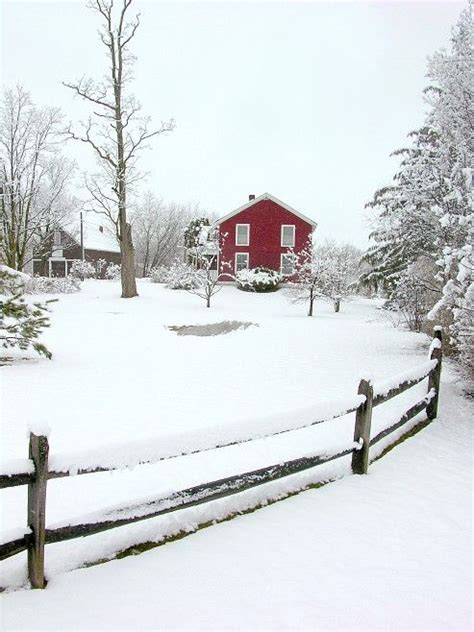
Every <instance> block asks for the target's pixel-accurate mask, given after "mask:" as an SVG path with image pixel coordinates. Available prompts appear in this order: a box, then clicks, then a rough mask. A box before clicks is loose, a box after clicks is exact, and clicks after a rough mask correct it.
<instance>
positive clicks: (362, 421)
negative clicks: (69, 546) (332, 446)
mask: <svg viewBox="0 0 474 632" xmlns="http://www.w3.org/2000/svg"><path fill="white" fill-rule="evenodd" d="M434 335H435V337H434V339H433V343H432V345H431V354H430V359H431V360H432V361H434V362H432V363H431V364H429V366H428V367H426V366H424V367H423V370H422V371H421V372H420V371H418V372H417V375H416V376H415V377H413V378H409V379H405V380H403V381H402V382H401V383H399V384H396V385H395V386H392V387H390V388H388V389H387V390H386V392H384V393H379V392H377V391H376V394H375V395H374V386H373V385H372V384H371V382H370V381H369V380H361V381H360V384H359V389H358V394H359V395H361V396H362V398H361V399H362V402H361V403H360V404H359V406H358V407H357V408H350V409H348V410H346V411H343V412H341V413H340V414H338V415H336V416H332V417H329V418H328V419H324V420H317V421H314V422H311V423H310V424H306V425H303V426H299V427H297V428H291V429H288V430H281V431H278V432H274V433H269V434H266V435H263V436H258V437H257V438H258V439H261V438H265V437H268V436H275V435H279V434H283V433H285V432H290V431H293V430H300V429H301V428H306V427H310V426H313V425H315V424H319V423H325V422H326V421H331V420H333V419H337V418H340V417H343V416H344V415H347V414H348V413H353V412H355V413H356V419H355V428H354V443H353V444H352V445H350V446H347V448H346V449H343V450H342V451H340V452H337V453H333V454H315V455H311V456H304V457H300V458H297V459H292V460H289V461H285V462H283V463H278V464H274V465H270V466H266V467H263V468H260V469H257V470H253V471H249V472H244V473H241V474H237V475H234V476H228V477H226V478H222V479H219V480H215V481H211V482H208V483H203V484H201V485H196V486H194V487H190V488H188V489H183V490H181V491H178V492H174V493H172V494H170V495H168V496H159V497H157V498H155V499H149V498H148V499H146V500H143V501H141V502H138V503H135V504H134V505H130V506H127V507H117V508H115V509H109V510H107V511H104V512H103V513H102V514H98V515H94V520H93V521H92V522H91V521H90V517H89V521H87V520H88V517H87V516H85V517H84V518H83V519H77V520H76V521H75V524H68V525H67V526H62V527H61V526H60V527H57V528H52V529H49V528H46V526H45V515H46V490H47V481H48V480H49V479H52V478H60V477H63V476H69V472H58V471H50V470H48V451H49V444H48V439H47V437H44V436H37V435H35V434H33V433H31V434H30V447H29V456H30V459H31V461H32V462H33V464H34V471H33V472H20V473H17V474H12V475H11V476H9V475H2V476H0V487H3V488H6V487H14V486H18V485H28V509H27V524H28V528H29V533H26V534H25V535H24V536H23V537H22V538H17V539H15V540H11V541H10V542H5V543H4V544H0V560H4V559H6V558H8V557H11V556H13V555H16V554H17V553H20V552H22V551H25V550H26V551H28V575H29V579H30V583H31V586H32V587H33V588H44V587H45V585H46V581H45V576H44V549H45V544H50V543H53V542H62V541H64V540H71V539H73V538H79V537H84V536H88V535H93V534H96V533H100V532H102V531H106V530H108V529H114V528H117V527H121V526H124V525H127V524H131V523H133V522H138V521H141V520H147V519H149V518H155V517H157V516H162V515H165V514H168V513H171V512H174V511H178V510H180V509H185V508H189V507H194V506H196V505H200V504H202V503H207V502H211V501H213V500H217V499H220V498H225V497H228V496H232V495H234V494H238V493H241V492H244V491H246V490H249V489H252V488H254V487H257V486H259V485H264V484H266V483H270V482H272V481H276V480H279V479H281V478H284V477H286V476H291V475H293V474H297V473H299V472H303V471H305V470H308V469H310V468H313V467H317V466H319V465H322V464H324V463H328V462H330V461H333V460H335V459H339V458H342V457H344V456H349V455H352V471H353V473H354V474H366V473H367V471H368V467H369V450H370V447H371V446H373V445H375V444H376V443H378V442H379V441H380V440H382V439H384V438H385V437H387V436H388V435H390V434H391V433H393V432H394V431H395V430H398V429H399V428H401V427H402V426H403V425H404V424H406V423H407V422H408V421H409V420H410V419H413V417H415V416H416V415H418V414H419V413H421V412H422V411H423V410H425V409H426V414H427V417H428V419H429V420H432V419H435V418H436V415H437V410H438V399H439V386H440V376H441V364H442V348H441V342H442V333H441V328H439V327H436V328H435V334H434ZM426 378H428V393H427V395H426V396H425V397H424V398H423V399H422V400H420V401H419V402H417V403H416V404H414V405H413V406H411V407H410V408H409V409H408V410H407V411H405V412H404V413H403V415H402V416H401V417H400V419H399V420H398V421H397V422H396V423H394V424H392V425H391V426H389V427H388V428H385V429H384V430H382V431H381V432H379V433H378V434H377V435H375V436H374V437H372V438H371V437H370V431H371V423H372V411H373V408H374V407H375V406H378V405H379V404H383V403H384V402H387V401H388V400H390V399H392V398H393V397H396V396H397V395H400V394H401V393H403V392H405V391H406V390H408V389H409V388H412V387H413V386H415V385H416V384H418V383H420V382H421V381H422V380H424V379H426ZM254 439H255V438H254ZM251 440H253V439H251V438H244V439H242V440H241V441H234V442H229V443H222V444H220V445H216V446H214V447H212V448H211V447H206V448H203V449H201V450H193V451H190V452H186V453H185V454H196V453H199V452H206V451H208V450H211V449H220V448H223V447H228V446H230V445H237V444H240V443H246V442H248V441H251ZM182 455H183V454H181V455H178V454H176V455H170V456H167V457H162V458H158V459H156V461H160V460H163V459H165V458H176V457H178V456H182ZM147 462H150V461H149V460H144V461H143V462H142V463H147ZM153 462H155V461H153ZM114 469H119V468H117V467H110V468H107V467H98V468H93V469H83V470H79V471H78V472H77V473H79V474H93V473H97V472H104V471H111V470H114ZM114 512H116V515H114ZM117 514H119V515H117Z"/></svg>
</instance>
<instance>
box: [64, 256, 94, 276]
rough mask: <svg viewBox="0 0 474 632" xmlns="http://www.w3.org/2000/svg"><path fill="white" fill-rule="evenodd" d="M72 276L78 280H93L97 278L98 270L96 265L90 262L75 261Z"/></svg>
mask: <svg viewBox="0 0 474 632" xmlns="http://www.w3.org/2000/svg"><path fill="white" fill-rule="evenodd" d="M69 274H70V276H72V277H75V278H77V279H91V278H93V277H95V275H96V270H95V267H94V264H92V263H91V262H90V261H81V259H75V260H74V261H73V264H72V266H71V271H70V273H69Z"/></svg>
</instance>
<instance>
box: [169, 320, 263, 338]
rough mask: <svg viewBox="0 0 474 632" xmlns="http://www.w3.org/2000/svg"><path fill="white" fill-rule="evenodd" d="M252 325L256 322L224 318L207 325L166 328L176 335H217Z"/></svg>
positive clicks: (254, 325)
mask: <svg viewBox="0 0 474 632" xmlns="http://www.w3.org/2000/svg"><path fill="white" fill-rule="evenodd" d="M252 326H253V327H258V325H257V324H256V323H250V322H242V321H238V320H224V321H222V322H220V323H209V324H207V325H171V326H169V327H168V329H169V330H170V331H174V332H176V334H177V335H178V336H219V335H221V334H228V333H230V332H231V331H236V330H238V329H247V328H248V327H252Z"/></svg>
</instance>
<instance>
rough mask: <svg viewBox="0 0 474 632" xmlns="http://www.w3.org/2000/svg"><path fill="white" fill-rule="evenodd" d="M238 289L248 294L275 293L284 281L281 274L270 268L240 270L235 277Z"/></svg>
mask: <svg viewBox="0 0 474 632" xmlns="http://www.w3.org/2000/svg"><path fill="white" fill-rule="evenodd" d="M235 279H236V281H237V287H238V288H239V289H240V290H245V291H246V292H273V291H275V290H277V289H278V285H279V283H280V282H281V280H282V276H281V274H279V273H278V272H275V270H270V268H263V267H260V268H252V269H250V270H248V269H245V270H240V271H239V272H237V274H236V275H235Z"/></svg>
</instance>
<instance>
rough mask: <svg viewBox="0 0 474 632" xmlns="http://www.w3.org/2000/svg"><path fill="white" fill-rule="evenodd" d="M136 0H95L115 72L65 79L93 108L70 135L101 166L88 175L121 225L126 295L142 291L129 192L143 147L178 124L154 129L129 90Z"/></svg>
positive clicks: (95, 198) (96, 200) (95, 194)
mask: <svg viewBox="0 0 474 632" xmlns="http://www.w3.org/2000/svg"><path fill="white" fill-rule="evenodd" d="M131 4H132V0H122V2H121V3H120V7H119V8H117V9H115V7H114V1H113V0H92V1H91V2H90V3H89V5H88V6H89V8H91V9H92V10H94V11H96V12H97V14H98V16H99V18H100V20H101V23H102V29H101V30H100V31H99V37H100V41H101V43H102V44H103V46H104V47H105V51H106V56H107V60H108V63H109V74H106V75H105V77H104V79H103V81H101V82H95V81H93V80H92V79H84V78H83V79H81V80H80V81H78V82H76V83H64V85H65V86H66V87H67V88H70V89H71V90H72V91H73V92H74V93H75V95H76V96H79V97H80V98H81V99H83V100H84V101H85V102H87V103H88V104H89V105H90V106H91V107H92V108H93V112H92V115H91V116H90V117H89V120H88V122H87V123H85V124H83V125H82V128H81V131H79V132H78V131H74V130H73V129H72V127H70V128H69V130H68V136H69V138H72V139H74V140H77V141H80V142H83V143H86V144H87V145H88V146H90V147H91V148H92V150H93V152H94V154H95V156H96V159H97V161H98V164H99V165H100V167H101V172H100V174H95V175H94V177H93V178H88V179H86V185H87V188H88V190H89V193H90V195H91V197H92V205H93V208H94V210H96V211H99V212H101V213H104V214H105V215H107V216H108V217H109V219H110V220H111V221H112V222H113V224H114V226H115V231H116V235H117V239H118V242H119V244H120V252H121V256H122V271H121V280H122V298H131V297H133V296H137V294H138V293H137V285H136V280H135V260H134V248H133V241H132V228H131V224H130V222H129V221H128V218H127V192H128V191H129V189H130V186H131V185H132V184H133V182H135V181H136V180H137V178H139V177H140V176H139V174H138V173H137V171H136V162H137V156H138V152H139V150H141V149H143V148H144V147H145V146H146V143H147V141H148V140H149V139H151V138H152V137H154V136H157V135H159V134H163V133H165V132H169V131H171V130H172V129H173V128H174V122H173V121H172V120H171V121H169V122H166V123H161V126H160V127H159V128H158V129H155V130H150V129H149V123H150V119H149V117H145V116H141V115H140V110H141V106H140V104H139V102H138V101H137V100H136V99H135V97H134V96H133V95H130V94H127V88H128V85H129V84H130V82H131V80H132V67H133V63H134V57H133V56H132V55H131V53H130V50H129V46H130V42H131V41H132V39H133V38H134V36H135V34H136V32H137V29H138V27H139V25H140V16H139V15H138V14H137V15H135V17H134V18H132V19H128V16H127V11H128V9H129V7H130V5H131Z"/></svg>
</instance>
